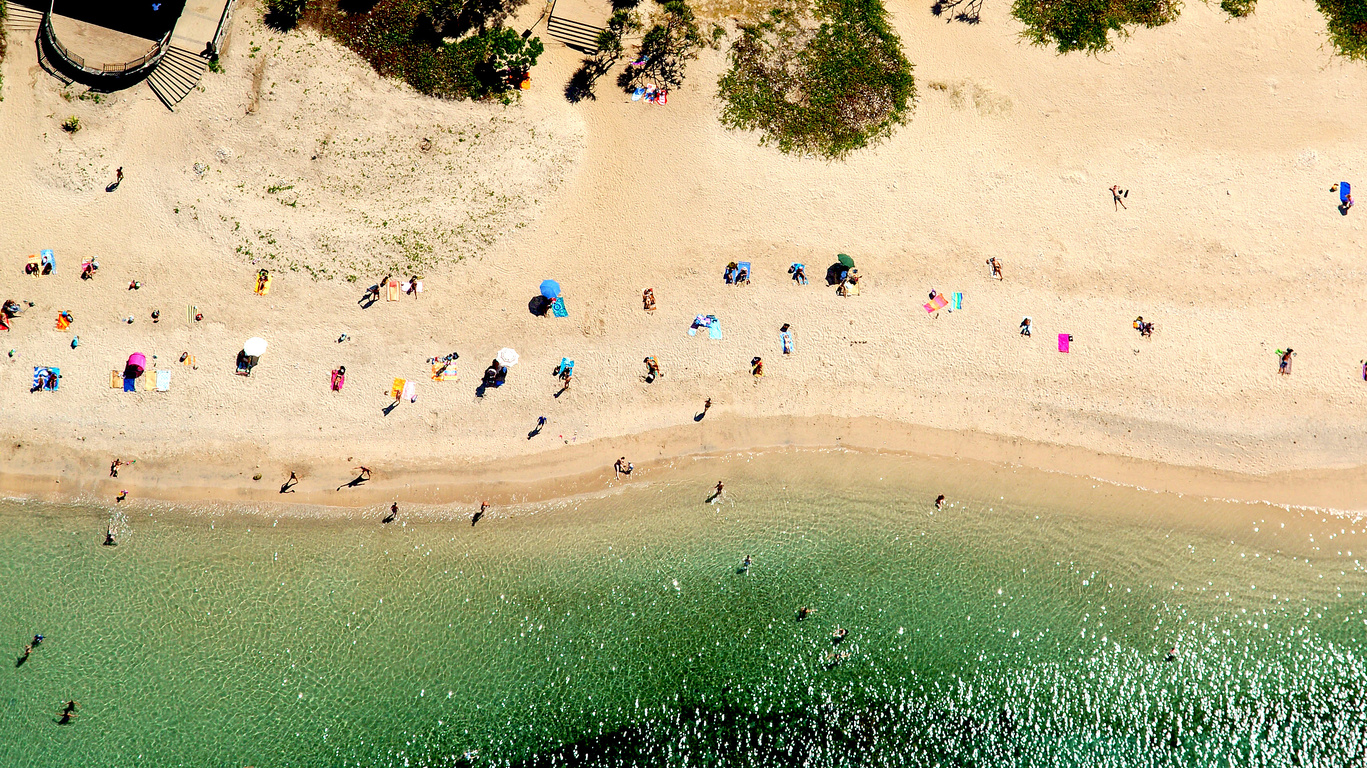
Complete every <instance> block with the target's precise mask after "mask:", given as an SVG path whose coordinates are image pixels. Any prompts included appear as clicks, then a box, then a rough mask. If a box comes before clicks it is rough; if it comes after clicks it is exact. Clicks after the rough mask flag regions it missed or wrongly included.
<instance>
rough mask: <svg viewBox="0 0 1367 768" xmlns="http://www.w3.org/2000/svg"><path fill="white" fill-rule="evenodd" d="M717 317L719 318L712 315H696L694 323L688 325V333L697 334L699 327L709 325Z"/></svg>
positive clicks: (690, 334)
mask: <svg viewBox="0 0 1367 768" xmlns="http://www.w3.org/2000/svg"><path fill="white" fill-rule="evenodd" d="M716 319H717V318H715V317H713V316H712V315H695V316H694V317H693V324H692V325H690V326H689V327H688V335H689V336H697V335H698V329H699V328H707V327H709V326H710V325H711V324H712V322H713V321H714V320H716Z"/></svg>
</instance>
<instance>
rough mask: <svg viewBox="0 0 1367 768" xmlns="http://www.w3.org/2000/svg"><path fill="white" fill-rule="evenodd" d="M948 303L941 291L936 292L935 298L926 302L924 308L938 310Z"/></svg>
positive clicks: (931, 310) (928, 310) (930, 310)
mask: <svg viewBox="0 0 1367 768" xmlns="http://www.w3.org/2000/svg"><path fill="white" fill-rule="evenodd" d="M948 304H949V299H947V298H945V295H944V294H943V293H940V294H936V296H935V298H933V299H931V300H930V301H928V302H926V304H925V308H926V311H927V312H938V311H939V310H942V309H944V308H945V306H946V305H948Z"/></svg>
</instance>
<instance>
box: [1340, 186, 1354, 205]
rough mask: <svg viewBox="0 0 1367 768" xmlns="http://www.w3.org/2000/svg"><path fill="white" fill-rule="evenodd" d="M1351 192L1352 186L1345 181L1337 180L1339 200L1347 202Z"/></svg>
mask: <svg viewBox="0 0 1367 768" xmlns="http://www.w3.org/2000/svg"><path fill="white" fill-rule="evenodd" d="M1351 194H1353V186H1352V185H1351V184H1349V183H1348V182H1346V181H1340V182H1339V202H1341V203H1346V202H1348V196H1349V195H1351Z"/></svg>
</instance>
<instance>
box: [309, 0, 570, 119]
mask: <svg viewBox="0 0 1367 768" xmlns="http://www.w3.org/2000/svg"><path fill="white" fill-rule="evenodd" d="M523 2H525V0H502V2H501V3H500V1H499V0H378V1H377V2H373V3H371V2H369V0H346V2H342V3H332V4H325V2H324V0H314V2H312V3H310V4H309V6H308V9H307V10H306V11H305V14H304V17H303V18H304V22H305V23H307V24H310V25H312V26H314V27H316V28H317V29H318V30H319V31H321V32H322V33H323V34H326V35H328V36H330V37H333V38H335V39H337V40H338V41H340V42H341V43H342V44H343V45H345V46H347V47H348V48H350V49H351V50H353V51H355V52H356V53H358V54H360V55H361V57H362V58H364V59H365V60H366V61H368V62H370V64H371V65H372V66H373V67H375V69H376V71H378V72H379V73H380V74H382V75H385V76H388V77H396V78H399V79H401V80H403V81H404V82H406V83H408V84H409V85H411V86H413V88H415V89H416V90H418V91H420V92H421V93H425V94H428V95H431V96H438V97H442V98H470V99H484V98H490V97H500V96H501V97H504V98H507V97H509V96H510V95H511V94H512V93H514V92H515V91H516V90H517V88H518V84H519V83H521V82H522V80H523V79H524V78H525V76H526V74H527V73H528V72H529V71H530V70H531V68H532V66H534V65H535V64H536V60H537V58H538V57H539V56H540V55H541V53H542V51H543V46H542V45H541V40H540V38H536V37H530V38H526V39H524V38H523V37H522V36H521V35H519V34H518V33H517V32H515V31H514V30H511V29H508V28H507V27H504V26H502V22H503V20H504V19H506V18H507V16H508V15H509V14H510V13H512V11H513V10H515V9H516V8H517V6H519V5H521V4H522V3H523Z"/></svg>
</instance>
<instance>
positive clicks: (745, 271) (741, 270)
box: [736, 261, 755, 284]
mask: <svg viewBox="0 0 1367 768" xmlns="http://www.w3.org/2000/svg"><path fill="white" fill-rule="evenodd" d="M754 274H755V273H754V272H752V271H751V270H750V262H748V261H742V262H740V263H738V264H736V283H737V284H739V283H748V282H750V278H752V277H754Z"/></svg>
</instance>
